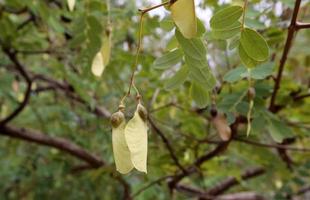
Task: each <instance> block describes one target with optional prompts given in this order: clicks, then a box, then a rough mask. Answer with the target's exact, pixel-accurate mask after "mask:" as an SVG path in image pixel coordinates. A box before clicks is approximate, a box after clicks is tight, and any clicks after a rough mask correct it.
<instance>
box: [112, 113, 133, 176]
mask: <svg viewBox="0 0 310 200" xmlns="http://www.w3.org/2000/svg"><path fill="white" fill-rule="evenodd" d="M111 124H112V146H113V154H114V160H115V165H116V170H117V171H118V172H120V173H122V174H127V173H129V172H130V171H131V170H132V169H133V164H132V162H131V159H130V151H129V148H128V146H127V143H126V140H125V127H126V120H125V116H124V114H123V113H122V112H121V111H118V112H116V113H114V114H113V115H112V116H111Z"/></svg>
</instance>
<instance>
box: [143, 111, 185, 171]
mask: <svg viewBox="0 0 310 200" xmlns="http://www.w3.org/2000/svg"><path fill="white" fill-rule="evenodd" d="M148 121H149V123H150V125H151V127H152V128H153V130H154V131H155V132H156V133H157V134H158V135H159V136H160V138H161V139H162V141H163V142H164V144H165V146H166V148H167V149H168V151H169V153H170V156H171V158H172V160H173V161H174V163H175V164H176V166H178V167H179V168H180V170H181V171H182V172H183V173H186V170H185V168H184V167H183V166H182V165H181V163H180V162H179V160H178V157H177V156H176V155H175V153H174V150H173V148H172V146H171V144H170V142H169V140H168V139H167V138H166V136H165V135H164V133H163V132H162V131H161V130H160V129H159V128H158V127H157V125H156V124H155V123H154V122H153V120H152V119H151V117H148Z"/></svg>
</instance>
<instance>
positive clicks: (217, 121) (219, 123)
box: [212, 113, 231, 141]
mask: <svg viewBox="0 0 310 200" xmlns="http://www.w3.org/2000/svg"><path fill="white" fill-rule="evenodd" d="M212 123H213V125H214V127H215V128H216V130H217V132H218V134H219V136H220V138H221V139H222V140H223V141H228V140H229V139H230V137H231V129H230V127H229V126H228V123H227V120H226V117H225V116H224V114H223V113H217V115H216V116H215V117H213V119H212Z"/></svg>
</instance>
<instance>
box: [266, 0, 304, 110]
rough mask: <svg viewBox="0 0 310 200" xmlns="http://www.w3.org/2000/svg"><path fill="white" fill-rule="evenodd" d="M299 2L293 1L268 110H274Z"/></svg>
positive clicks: (292, 35)
mask: <svg viewBox="0 0 310 200" xmlns="http://www.w3.org/2000/svg"><path fill="white" fill-rule="evenodd" d="M300 4H301V0H296V1H295V7H294V11H293V16H292V19H291V24H290V26H289V28H288V34H287V38H286V42H285V46H284V50H283V54H282V57H281V60H280V65H279V70H278V74H277V77H276V79H275V85H274V88H273V93H272V96H271V100H270V106H269V110H270V111H271V112H274V111H275V101H276V97H277V93H278V90H279V89H280V83H281V79H282V74H283V70H284V65H285V63H286V60H287V56H288V53H289V51H290V48H291V44H292V41H293V37H294V33H295V31H296V24H297V16H298V12H299V7H300Z"/></svg>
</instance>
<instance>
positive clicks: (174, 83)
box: [165, 65, 189, 90]
mask: <svg viewBox="0 0 310 200" xmlns="http://www.w3.org/2000/svg"><path fill="white" fill-rule="evenodd" d="M188 73H189V70H188V67H187V66H186V65H183V66H182V67H181V69H179V71H177V73H176V74H175V75H174V76H173V77H171V78H170V79H168V80H167V81H166V82H165V89H166V90H173V89H176V88H178V87H180V85H182V84H183V83H184V82H185V80H186V78H187V76H188Z"/></svg>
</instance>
